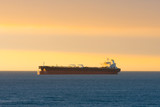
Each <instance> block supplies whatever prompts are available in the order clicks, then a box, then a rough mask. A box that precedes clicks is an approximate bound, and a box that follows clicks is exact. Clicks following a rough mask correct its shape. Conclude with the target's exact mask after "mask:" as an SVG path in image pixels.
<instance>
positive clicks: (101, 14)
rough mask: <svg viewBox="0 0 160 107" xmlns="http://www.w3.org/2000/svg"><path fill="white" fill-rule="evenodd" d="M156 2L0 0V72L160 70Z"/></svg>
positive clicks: (159, 43)
mask: <svg viewBox="0 0 160 107" xmlns="http://www.w3.org/2000/svg"><path fill="white" fill-rule="evenodd" d="M159 5H160V1H159V0H0V13H1V14H0V40H1V42H0V65H1V67H0V71H36V70H37V69H38V66H40V65H42V64H43V62H45V64H46V65H60V66H68V65H69V64H84V65H85V66H98V67H100V66H101V63H103V62H104V61H106V59H107V58H110V59H114V60H115V62H116V64H117V66H118V67H119V68H121V69H122V71H160V11H159V10H160V6H159Z"/></svg>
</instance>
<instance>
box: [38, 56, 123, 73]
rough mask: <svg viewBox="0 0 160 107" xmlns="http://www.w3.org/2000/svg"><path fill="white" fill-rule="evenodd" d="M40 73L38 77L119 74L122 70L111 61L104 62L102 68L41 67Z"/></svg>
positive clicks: (72, 66) (81, 66)
mask: <svg viewBox="0 0 160 107" xmlns="http://www.w3.org/2000/svg"><path fill="white" fill-rule="evenodd" d="M39 69H40V71H37V74H38V75H50V74H118V72H120V70H121V69H120V68H117V66H116V63H115V62H114V60H113V59H112V60H111V61H109V59H108V61H107V62H104V63H103V66H102V67H84V66H83V65H82V64H79V65H78V66H76V65H74V64H72V65H71V66H66V67H65V66H64V67H62V66H44V65H43V66H39Z"/></svg>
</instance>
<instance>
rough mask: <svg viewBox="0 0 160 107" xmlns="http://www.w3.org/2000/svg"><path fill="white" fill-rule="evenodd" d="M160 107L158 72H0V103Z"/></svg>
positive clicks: (11, 106) (6, 106)
mask: <svg viewBox="0 0 160 107" xmlns="http://www.w3.org/2000/svg"><path fill="white" fill-rule="evenodd" d="M22 106H23V107H41V106H43V107H117V106H118V107H160V72H121V73H119V74H118V75H37V74H36V72H0V107H22Z"/></svg>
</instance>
